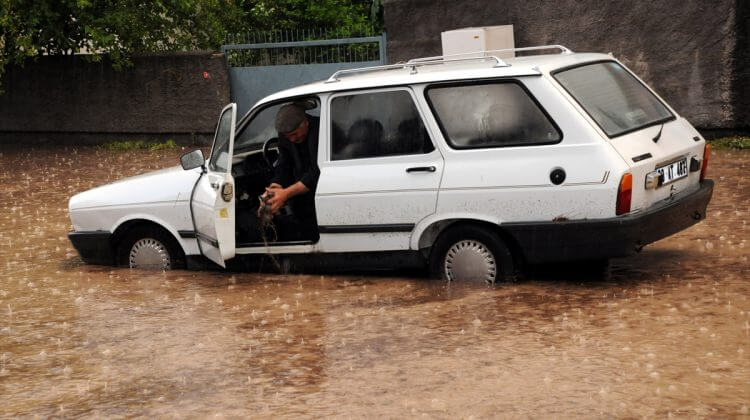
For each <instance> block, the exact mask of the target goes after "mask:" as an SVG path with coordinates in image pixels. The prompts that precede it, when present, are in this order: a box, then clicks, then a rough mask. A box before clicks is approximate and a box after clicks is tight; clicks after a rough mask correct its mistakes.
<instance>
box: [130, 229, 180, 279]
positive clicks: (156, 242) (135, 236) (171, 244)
mask: <svg viewBox="0 0 750 420" xmlns="http://www.w3.org/2000/svg"><path fill="white" fill-rule="evenodd" d="M139 242H140V245H142V246H143V245H145V246H146V247H149V249H150V250H151V251H153V252H156V253H157V254H158V253H162V257H163V259H164V263H163V264H162V265H161V266H157V265H153V266H151V265H148V266H142V267H138V266H135V267H134V266H133V264H131V259H130V256H131V251H132V250H133V247H134V246H135V245H136V244H137V243H139ZM117 264H118V265H120V266H123V267H130V268H143V269H157V270H158V269H161V270H172V269H180V268H185V254H184V253H183V252H182V248H181V247H180V245H179V244H178V243H177V241H176V240H175V239H174V238H173V237H172V235H170V234H169V233H168V232H166V231H164V230H163V229H160V228H157V227H152V226H136V227H133V228H131V229H130V230H128V231H127V232H126V233H125V235H124V236H123V237H122V239H121V240H120V241H119V244H118V246H117Z"/></svg>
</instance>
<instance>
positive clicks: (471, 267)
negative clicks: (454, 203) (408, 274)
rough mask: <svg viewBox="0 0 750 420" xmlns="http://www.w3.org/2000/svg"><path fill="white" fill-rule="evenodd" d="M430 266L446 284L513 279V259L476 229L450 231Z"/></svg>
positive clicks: (491, 237) (493, 239)
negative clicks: (451, 282)
mask: <svg viewBox="0 0 750 420" xmlns="http://www.w3.org/2000/svg"><path fill="white" fill-rule="evenodd" d="M430 266H431V269H432V273H433V275H434V276H435V277H439V278H442V279H444V280H448V281H456V282H461V283H464V282H474V283H486V284H494V283H496V282H503V281H509V280H511V279H512V278H513V256H512V254H511V253H510V250H509V249H508V247H507V246H506V245H505V243H503V241H502V240H501V239H500V238H499V237H498V236H497V234H495V233H494V232H490V231H488V230H486V229H483V228H481V227H479V226H473V225H467V226H457V227H454V228H449V229H448V230H447V231H445V232H444V233H442V234H441V235H440V237H439V238H438V240H437V242H436V243H435V245H434V247H433V252H432V254H431V261H430Z"/></svg>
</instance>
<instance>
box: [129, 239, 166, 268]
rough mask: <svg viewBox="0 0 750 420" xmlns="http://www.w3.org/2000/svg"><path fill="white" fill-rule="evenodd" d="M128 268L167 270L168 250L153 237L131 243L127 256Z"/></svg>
mask: <svg viewBox="0 0 750 420" xmlns="http://www.w3.org/2000/svg"><path fill="white" fill-rule="evenodd" d="M129 262H130V268H143V269H147V270H169V269H170V267H171V263H170V261H169V252H167V248H166V247H165V246H164V244H162V243H161V242H159V241H157V240H156V239H153V238H143V239H141V240H139V241H138V242H136V243H134V244H133V247H132V248H130V256H129Z"/></svg>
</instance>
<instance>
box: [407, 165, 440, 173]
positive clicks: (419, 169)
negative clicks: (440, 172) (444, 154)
mask: <svg viewBox="0 0 750 420" xmlns="http://www.w3.org/2000/svg"><path fill="white" fill-rule="evenodd" d="M435 170H436V168H435V167H434V166H415V167H413V168H406V172H407V173H411V172H435Z"/></svg>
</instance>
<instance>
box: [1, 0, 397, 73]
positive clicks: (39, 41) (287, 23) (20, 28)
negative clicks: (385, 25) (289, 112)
mask: <svg viewBox="0 0 750 420" xmlns="http://www.w3.org/2000/svg"><path fill="white" fill-rule="evenodd" d="M381 7H382V6H381V0H317V1H309V0H0V80H1V78H2V74H3V71H4V69H5V67H6V66H7V65H8V64H19V65H21V64H23V62H24V61H26V60H27V59H29V58H33V57H37V56H40V55H64V54H74V53H77V52H80V51H88V52H92V53H94V54H90V55H87V56H86V57H87V58H88V59H90V60H95V61H96V60H101V59H102V57H103V56H108V57H109V58H110V60H111V62H112V64H113V65H114V66H115V67H116V68H120V67H123V66H127V65H129V64H130V56H131V55H132V54H133V53H141V52H155V51H183V50H205V49H218V48H219V47H220V46H221V44H222V43H223V42H224V41H225V39H226V36H227V34H228V33H242V32H248V31H257V30H275V29H290V28H299V27H305V28H311V27H321V26H328V27H336V28H342V31H344V32H346V31H352V30H353V31H356V30H361V29H362V28H364V27H371V26H376V27H379V26H380V25H379V24H378V21H376V20H373V17H374V19H379V17H378V13H380V9H381Z"/></svg>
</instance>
